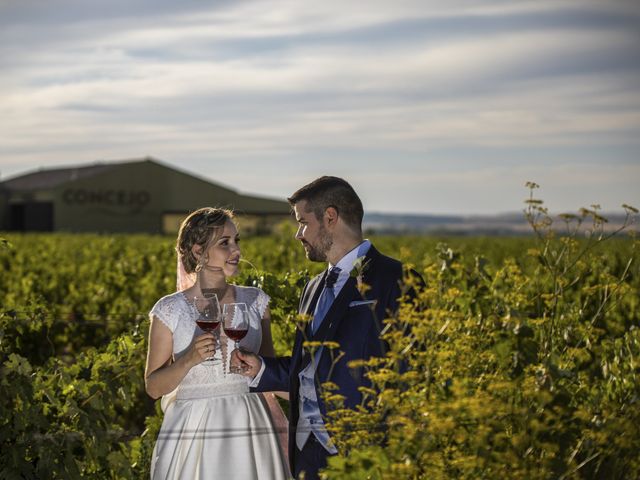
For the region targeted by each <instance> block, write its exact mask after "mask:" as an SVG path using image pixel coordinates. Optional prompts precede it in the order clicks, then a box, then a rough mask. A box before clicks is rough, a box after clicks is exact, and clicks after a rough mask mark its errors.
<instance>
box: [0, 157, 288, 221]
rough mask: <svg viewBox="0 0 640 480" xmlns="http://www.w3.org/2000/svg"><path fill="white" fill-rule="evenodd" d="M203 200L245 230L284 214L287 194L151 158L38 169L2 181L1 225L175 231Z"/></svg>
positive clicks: (286, 208)
mask: <svg viewBox="0 0 640 480" xmlns="http://www.w3.org/2000/svg"><path fill="white" fill-rule="evenodd" d="M204 206H212V207H225V208H230V209H232V210H234V211H235V212H236V214H237V215H238V217H239V221H240V225H241V227H242V229H243V230H244V231H245V232H246V231H249V232H261V231H268V230H269V229H270V228H271V227H272V226H273V225H274V224H275V223H278V222H280V221H282V220H283V219H285V218H288V217H289V215H290V208H289V205H288V203H287V202H286V201H284V200H277V199H271V198H263V197H257V196H250V195H241V194H239V193H238V192H236V191H234V190H232V189H230V188H227V187H224V186H221V185H218V184H215V183H212V182H209V181H207V180H204V179H202V178H198V177H196V176H194V175H191V174H188V173H185V172H181V171H179V170H176V169H174V168H172V167H169V166H167V165H165V164H163V163H161V162H159V161H157V160H155V159H153V158H144V159H136V160H129V161H121V162H109V163H96V164H91V165H84V166H74V167H66V168H55V169H41V170H38V171H35V172H31V173H27V174H25V175H20V176H16V177H13V178H10V179H8V180H5V181H3V182H0V230H8V231H25V232H27V231H39V232H60V231H62V232H96V233H118V232H123V233H175V232H177V230H178V228H179V225H180V223H181V221H182V220H183V219H184V217H186V216H187V215H188V214H189V213H190V212H192V211H193V210H196V209H197V208H200V207H204Z"/></svg>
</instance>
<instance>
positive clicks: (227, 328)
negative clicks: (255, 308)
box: [222, 302, 249, 349]
mask: <svg viewBox="0 0 640 480" xmlns="http://www.w3.org/2000/svg"><path fill="white" fill-rule="evenodd" d="M222 328H223V329H224V333H225V335H226V336H227V337H229V338H230V339H231V340H233V341H234V342H235V345H234V346H235V348H236V349H239V348H240V340H242V339H243V338H244V337H245V336H246V335H247V332H248V331H249V311H248V309H247V304H246V303H242V302H240V303H225V304H224V306H223V309H222Z"/></svg>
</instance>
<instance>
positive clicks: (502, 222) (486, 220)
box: [363, 212, 638, 235]
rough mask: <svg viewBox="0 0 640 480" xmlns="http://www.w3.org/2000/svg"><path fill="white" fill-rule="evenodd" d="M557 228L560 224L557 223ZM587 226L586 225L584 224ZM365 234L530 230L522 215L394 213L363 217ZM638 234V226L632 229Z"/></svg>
mask: <svg viewBox="0 0 640 480" xmlns="http://www.w3.org/2000/svg"><path fill="white" fill-rule="evenodd" d="M603 216H604V217H605V218H607V219H608V220H609V222H608V223H607V226H606V228H607V229H614V228H617V227H619V226H620V225H622V223H623V222H624V215H620V214H609V215H607V214H603ZM556 224H557V226H558V227H564V222H562V221H561V220H558V221H557V222H556ZM585 224H588V222H585ZM363 226H364V229H365V231H367V232H371V233H381V234H405V233H428V234H434V235H435V234H446V235H529V234H531V233H532V231H531V227H530V226H529V224H528V223H527V222H526V220H525V218H524V213H506V214H500V215H417V214H395V213H375V212H374V213H366V214H365V216H364V220H363ZM633 228H634V229H635V230H636V231H637V230H638V222H636V223H635V224H634V225H633Z"/></svg>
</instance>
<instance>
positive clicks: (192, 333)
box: [149, 286, 269, 399]
mask: <svg viewBox="0 0 640 480" xmlns="http://www.w3.org/2000/svg"><path fill="white" fill-rule="evenodd" d="M233 288H234V289H235V293H236V302H244V303H246V304H247V307H248V309H249V312H250V313H252V314H251V315H250V318H251V321H250V325H249V331H248V333H247V335H246V336H245V337H244V338H243V339H242V340H241V341H240V345H241V346H242V347H243V348H244V349H246V350H250V351H252V352H254V353H257V352H258V350H259V349H260V344H261V342H262V328H261V321H262V317H263V316H264V313H265V311H266V309H267V305H268V303H269V296H268V295H267V294H266V293H264V292H263V291H262V290H260V289H259V288H255V287H242V286H234V287H233ZM149 315H150V316H155V317H157V318H158V320H160V321H161V322H162V323H164V324H165V325H166V326H167V327H169V330H171V332H172V333H173V355H174V357H175V358H179V357H180V356H182V355H184V353H185V352H186V350H187V349H188V348H189V346H190V345H191V343H192V342H193V340H194V338H195V337H196V336H198V335H202V334H203V333H204V332H203V331H202V330H201V329H200V327H198V326H197V324H196V319H197V317H198V312H197V310H196V308H195V306H194V305H193V303H191V301H190V300H189V299H188V298H187V297H186V295H185V294H184V293H183V292H176V293H172V294H171V295H167V296H165V297H162V298H161V299H160V300H158V301H157V302H156V304H155V305H154V306H153V308H152V309H151V311H150V312H149ZM218 331H219V332H220V336H219V340H220V344H221V348H220V349H218V351H217V352H216V356H215V358H216V359H217V360H219V361H217V362H215V364H213V365H211V364H207V363H206V362H205V363H201V364H199V365H196V366H195V367H193V368H192V369H191V370H189V372H188V373H187V375H185V377H184V378H183V379H182V381H181V382H180V385H179V386H178V391H177V398H178V399H188V398H207V397H210V396H215V395H228V394H234V393H245V392H248V391H249V387H248V383H247V380H246V378H245V377H243V376H241V375H236V374H230V373H226V374H225V370H227V371H228V363H229V360H228V353H230V352H232V351H233V349H234V345H233V340H231V339H229V338H227V337H226V336H225V335H224V332H222V329H221V328H220V329H219V330H218Z"/></svg>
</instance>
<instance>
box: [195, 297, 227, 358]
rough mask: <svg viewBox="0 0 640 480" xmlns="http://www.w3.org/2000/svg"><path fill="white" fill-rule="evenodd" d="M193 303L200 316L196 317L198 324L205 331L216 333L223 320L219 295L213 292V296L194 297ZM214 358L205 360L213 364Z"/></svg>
mask: <svg viewBox="0 0 640 480" xmlns="http://www.w3.org/2000/svg"><path fill="white" fill-rule="evenodd" d="M193 305H194V306H195V307H196V310H197V312H198V318H197V319H196V323H197V324H198V326H199V327H200V328H201V329H202V330H204V331H205V332H208V333H214V332H215V330H216V329H217V328H218V326H219V325H220V320H221V318H220V303H219V302H218V297H217V295H215V294H213V295H212V296H206V297H199V296H196V297H193ZM217 349H218V348H216V350H217ZM214 355H215V354H214ZM214 360H215V357H214V356H211V357H208V358H206V359H205V362H207V363H208V364H210V365H211V364H213V363H216V362H214Z"/></svg>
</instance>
